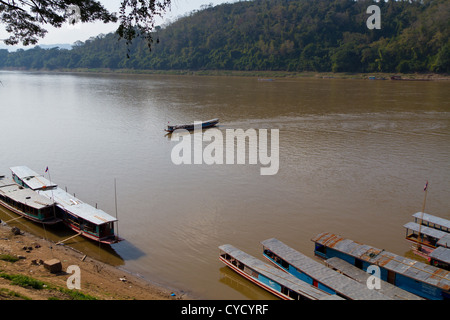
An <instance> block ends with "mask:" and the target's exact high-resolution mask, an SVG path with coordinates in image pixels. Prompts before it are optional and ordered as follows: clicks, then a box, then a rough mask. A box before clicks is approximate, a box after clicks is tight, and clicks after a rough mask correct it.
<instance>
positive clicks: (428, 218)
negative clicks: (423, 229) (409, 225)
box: [413, 212, 450, 228]
mask: <svg viewBox="0 0 450 320" xmlns="http://www.w3.org/2000/svg"><path fill="white" fill-rule="evenodd" d="M413 217H414V218H417V219H422V220H423V221H427V222H430V223H434V224H437V225H440V226H443V227H445V228H450V220H447V219H445V218H440V217H436V216H433V215H431V214H428V213H425V212H424V213H423V216H422V212H416V213H415V214H413Z"/></svg>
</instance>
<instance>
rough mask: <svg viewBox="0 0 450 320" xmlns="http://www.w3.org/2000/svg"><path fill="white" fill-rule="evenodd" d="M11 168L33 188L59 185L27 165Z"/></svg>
mask: <svg viewBox="0 0 450 320" xmlns="http://www.w3.org/2000/svg"><path fill="white" fill-rule="evenodd" d="M10 169H11V172H12V173H13V174H15V175H16V176H17V177H18V178H19V179H21V180H22V181H23V182H24V183H26V184H27V186H28V187H30V188H31V189H33V190H38V189H45V188H52V187H56V186H57V184H56V183H53V182H51V181H50V180H48V179H47V178H45V177H44V176H42V175H40V174H38V173H36V172H35V171H33V170H31V169H30V168H28V167H26V166H17V167H12V168H10Z"/></svg>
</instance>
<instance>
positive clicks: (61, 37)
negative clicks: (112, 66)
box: [0, 0, 233, 49]
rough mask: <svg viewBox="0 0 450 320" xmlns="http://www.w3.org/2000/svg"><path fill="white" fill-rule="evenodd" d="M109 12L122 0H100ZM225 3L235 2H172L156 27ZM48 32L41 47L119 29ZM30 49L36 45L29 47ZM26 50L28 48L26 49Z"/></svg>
mask: <svg viewBox="0 0 450 320" xmlns="http://www.w3.org/2000/svg"><path fill="white" fill-rule="evenodd" d="M99 1H100V3H102V4H103V5H104V6H105V7H106V8H107V9H108V10H110V11H112V12H118V11H119V7H120V0H99ZM225 2H233V1H232V0H228V1H227V0H172V3H171V6H170V9H169V10H168V11H167V12H166V14H165V15H164V17H163V19H159V20H158V21H157V23H156V25H163V24H165V23H167V22H170V21H173V20H175V19H176V17H178V16H182V15H184V14H187V13H189V12H192V11H194V10H199V9H200V7H201V6H204V5H209V4H212V5H213V6H216V5H218V4H221V3H225ZM44 28H46V30H47V31H48V33H47V34H46V36H45V37H44V38H43V39H41V40H40V41H39V43H38V45H39V44H41V45H50V44H73V43H74V42H75V41H77V40H80V41H83V42H84V41H86V40H87V39H89V38H90V37H95V36H97V35H99V34H101V33H104V34H107V33H110V32H114V31H115V30H116V29H117V25H115V24H112V23H109V24H104V23H102V22H96V23H83V24H82V23H79V24H75V26H71V25H68V24H67V25H63V26H62V27H61V28H53V27H50V26H47V27H44ZM7 37H8V33H7V32H6V31H5V25H4V24H1V23H0V39H5V38H7ZM18 47H22V46H15V48H11V46H6V45H4V43H3V41H0V49H1V48H6V49H16V48H18ZM29 47H30V48H32V47H34V45H31V46H29ZM25 48H26V47H25Z"/></svg>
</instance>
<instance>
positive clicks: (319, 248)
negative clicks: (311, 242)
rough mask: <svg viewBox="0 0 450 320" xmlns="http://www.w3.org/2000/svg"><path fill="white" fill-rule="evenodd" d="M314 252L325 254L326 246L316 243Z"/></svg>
mask: <svg viewBox="0 0 450 320" xmlns="http://www.w3.org/2000/svg"><path fill="white" fill-rule="evenodd" d="M316 252H320V253H323V254H326V253H327V247H325V246H324V245H321V244H318V243H316Z"/></svg>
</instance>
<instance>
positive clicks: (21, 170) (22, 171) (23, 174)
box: [10, 166, 40, 179]
mask: <svg viewBox="0 0 450 320" xmlns="http://www.w3.org/2000/svg"><path fill="white" fill-rule="evenodd" d="M10 169H11V171H12V172H13V173H14V174H15V175H16V176H18V177H19V178H20V179H24V178H27V177H36V176H40V174H38V173H36V172H35V171H33V170H31V169H30V168H28V167H27V166H15V167H11V168H10Z"/></svg>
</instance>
